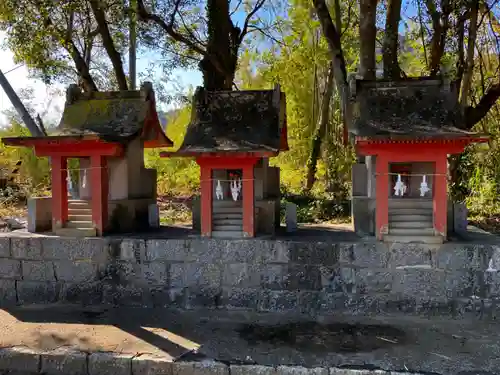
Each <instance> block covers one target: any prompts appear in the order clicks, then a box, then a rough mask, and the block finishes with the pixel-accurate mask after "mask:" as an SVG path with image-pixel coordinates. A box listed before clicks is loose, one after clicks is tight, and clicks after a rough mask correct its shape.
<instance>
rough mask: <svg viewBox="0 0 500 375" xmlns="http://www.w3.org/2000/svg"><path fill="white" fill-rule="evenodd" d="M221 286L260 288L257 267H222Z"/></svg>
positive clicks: (245, 265)
mask: <svg viewBox="0 0 500 375" xmlns="http://www.w3.org/2000/svg"><path fill="white" fill-rule="evenodd" d="M222 285H223V286H230V287H234V288H257V287H259V286H260V272H259V266H258V265H255V264H248V263H233V264H226V265H224V271H223V274H222Z"/></svg>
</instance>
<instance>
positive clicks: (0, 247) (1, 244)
mask: <svg viewBox="0 0 500 375" xmlns="http://www.w3.org/2000/svg"><path fill="white" fill-rule="evenodd" d="M11 256H12V255H11V253H10V238H9V237H2V238H0V258H10V257H11Z"/></svg>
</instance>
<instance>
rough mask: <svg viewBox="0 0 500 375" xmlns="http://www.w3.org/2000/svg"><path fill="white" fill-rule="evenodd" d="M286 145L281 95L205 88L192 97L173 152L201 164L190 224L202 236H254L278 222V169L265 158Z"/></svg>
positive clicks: (165, 154)
mask: <svg viewBox="0 0 500 375" xmlns="http://www.w3.org/2000/svg"><path fill="white" fill-rule="evenodd" d="M286 150H288V144H287V132H286V107H285V95H284V93H282V92H281V90H280V88H279V86H276V87H275V89H274V90H260V91H206V90H204V89H203V88H198V89H197V90H196V93H195V95H194V98H193V107H192V114H191V121H190V123H189V125H188V127H187V131H186V136H185V138H184V141H183V143H182V145H181V146H180V148H179V149H178V150H177V151H176V152H163V153H161V156H162V157H192V158H195V159H196V162H197V163H198V165H199V166H200V185H201V195H200V200H199V201H197V200H195V202H194V204H193V227H194V229H199V230H200V232H201V234H202V235H203V236H206V237H232V238H240V237H254V236H255V235H256V233H263V234H274V233H275V230H276V228H279V226H280V183H279V182H280V176H279V172H280V170H279V168H277V167H270V166H269V158H270V157H274V156H277V155H278V154H279V153H280V152H281V151H286Z"/></svg>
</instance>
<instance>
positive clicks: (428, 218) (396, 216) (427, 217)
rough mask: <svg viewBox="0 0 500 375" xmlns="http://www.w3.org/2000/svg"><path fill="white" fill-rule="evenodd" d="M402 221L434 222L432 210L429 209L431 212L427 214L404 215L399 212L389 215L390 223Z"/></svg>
mask: <svg viewBox="0 0 500 375" xmlns="http://www.w3.org/2000/svg"><path fill="white" fill-rule="evenodd" d="M402 221H425V222H427V221H429V222H431V223H432V211H429V214H426V215H404V214H399V213H393V214H390V215H389V223H392V222H395V223H396V222H402Z"/></svg>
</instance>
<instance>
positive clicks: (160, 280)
mask: <svg viewBox="0 0 500 375" xmlns="http://www.w3.org/2000/svg"><path fill="white" fill-rule="evenodd" d="M140 268H141V276H142V278H143V279H144V280H145V281H146V282H147V283H148V284H154V285H167V283H168V271H167V264H165V263H160V262H152V263H144V264H141V265H140Z"/></svg>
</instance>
